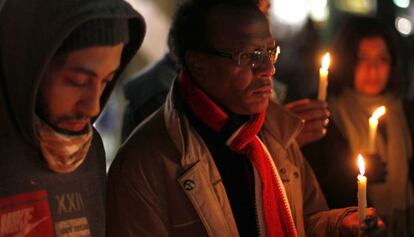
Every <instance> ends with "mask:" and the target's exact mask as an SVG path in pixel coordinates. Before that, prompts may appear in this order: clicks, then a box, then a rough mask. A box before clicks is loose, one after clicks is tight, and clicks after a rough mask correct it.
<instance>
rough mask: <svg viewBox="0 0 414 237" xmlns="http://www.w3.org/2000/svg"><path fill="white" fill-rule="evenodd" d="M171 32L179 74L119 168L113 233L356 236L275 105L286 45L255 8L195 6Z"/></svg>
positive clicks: (112, 177) (219, 3)
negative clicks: (334, 207) (280, 53)
mask: <svg viewBox="0 0 414 237" xmlns="http://www.w3.org/2000/svg"><path fill="white" fill-rule="evenodd" d="M171 34H172V42H173V51H174V53H175V55H176V57H177V59H178V60H179V62H180V65H181V68H180V72H179V75H178V78H177V80H176V81H175V83H174V85H173V87H172V89H171V91H170V93H169V95H168V96H167V99H166V102H165V103H164V105H163V106H162V107H161V109H160V110H159V111H157V112H156V113H155V114H153V115H152V116H151V117H149V118H148V119H147V120H145V121H144V122H143V123H142V124H141V125H139V126H138V128H137V129H136V130H135V131H134V132H133V134H132V135H131V136H130V138H129V139H128V140H127V142H126V143H125V144H124V145H123V147H122V148H121V149H120V150H119V152H118V155H117V157H116V159H115V161H114V162H113V164H112V166H111V169H110V172H109V177H108V205H107V217H108V218H107V225H108V226H107V228H108V229H107V233H108V236H109V237H111V236H161V237H162V236H180V237H181V236H212V237H213V236H214V237H220V236H232V237H233V236H272V237H273V236H289V237H290V236H301V237H305V236H327V237H328V236H329V237H334V236H341V234H343V235H342V236H357V234H358V233H357V232H358V220H357V219H358V218H357V213H356V212H354V210H355V209H354V208H346V209H337V210H331V211H329V210H328V209H327V205H326V202H325V200H324V197H323V194H322V193H321V190H320V188H319V186H318V183H317V181H316V179H315V176H314V175H313V172H312V170H311V168H310V167H309V165H308V164H307V163H306V162H305V161H304V159H303V157H302V155H301V152H300V149H299V146H298V144H297V143H296V141H295V137H296V136H297V134H298V133H299V131H300V129H301V121H300V120H299V119H298V118H297V117H295V116H293V115H291V114H290V113H288V112H286V111H285V110H284V109H283V108H282V107H281V106H279V105H277V104H275V103H273V102H272V101H271V100H270V96H271V90H272V83H273V75H274V73H275V68H274V63H275V62H276V59H277V56H278V47H277V45H276V42H275V40H274V39H273V37H272V35H271V33H270V30H269V22H268V20H267V18H266V17H265V16H264V15H263V13H262V12H260V10H259V9H258V8H257V6H256V5H254V4H251V3H250V2H249V1H240V0H209V1H204V0H189V1H187V2H186V3H184V4H183V5H181V6H180V7H179V8H178V10H177V12H176V14H175V18H174V21H173V24H172V28H171ZM367 212H368V214H373V212H374V210H373V209H368V211H367Z"/></svg>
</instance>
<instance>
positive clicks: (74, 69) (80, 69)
mask: <svg viewBox="0 0 414 237" xmlns="http://www.w3.org/2000/svg"><path fill="white" fill-rule="evenodd" d="M118 69H119V67H118V68H116V69H115V70H113V71H112V72H110V73H109V74H108V75H107V76H106V77H108V76H112V75H113V74H115V73H116V71H118ZM66 71H71V72H77V73H82V74H86V75H88V76H90V77H97V76H98V74H96V73H95V72H94V71H92V70H89V69H87V68H83V67H70V68H67V69H66Z"/></svg>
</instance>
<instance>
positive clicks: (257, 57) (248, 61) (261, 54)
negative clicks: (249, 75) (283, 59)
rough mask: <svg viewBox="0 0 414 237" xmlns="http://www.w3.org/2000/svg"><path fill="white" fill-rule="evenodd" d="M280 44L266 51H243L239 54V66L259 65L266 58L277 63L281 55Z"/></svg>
mask: <svg viewBox="0 0 414 237" xmlns="http://www.w3.org/2000/svg"><path fill="white" fill-rule="evenodd" d="M279 52H280V49H279V46H277V47H275V48H273V49H268V50H266V51H261V50H255V51H253V52H251V53H245V52H242V53H240V54H239V61H238V63H239V66H248V65H249V66H252V67H257V66H259V65H260V64H262V63H263V62H264V61H265V59H268V60H269V61H270V62H271V63H272V64H275V63H276V61H277V58H278V56H279Z"/></svg>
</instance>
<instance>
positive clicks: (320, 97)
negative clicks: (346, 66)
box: [318, 53, 331, 101]
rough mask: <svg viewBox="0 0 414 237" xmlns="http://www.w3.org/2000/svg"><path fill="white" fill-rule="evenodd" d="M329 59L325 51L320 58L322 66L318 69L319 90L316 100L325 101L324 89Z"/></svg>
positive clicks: (325, 87) (326, 83)
mask: <svg viewBox="0 0 414 237" xmlns="http://www.w3.org/2000/svg"><path fill="white" fill-rule="evenodd" d="M330 61H331V56H330V55H329V53H326V54H325V55H324V56H323V58H322V67H321V68H320V69H319V90H318V100H321V101H326V90H327V88H328V74H329V71H328V68H329V64H330Z"/></svg>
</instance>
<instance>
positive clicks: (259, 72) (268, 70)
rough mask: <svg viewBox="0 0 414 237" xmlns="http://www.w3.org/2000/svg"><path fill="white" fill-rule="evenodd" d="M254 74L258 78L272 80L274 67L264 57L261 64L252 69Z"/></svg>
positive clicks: (274, 71)
mask: <svg viewBox="0 0 414 237" xmlns="http://www.w3.org/2000/svg"><path fill="white" fill-rule="evenodd" d="M253 71H254V73H255V74H256V76H257V77H258V78H267V79H269V78H273V76H274V75H275V73H276V69H275V65H274V64H273V63H272V61H271V60H270V58H269V57H265V58H264V59H263V62H262V63H260V64H259V65H257V66H256V67H254V68H253Z"/></svg>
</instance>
